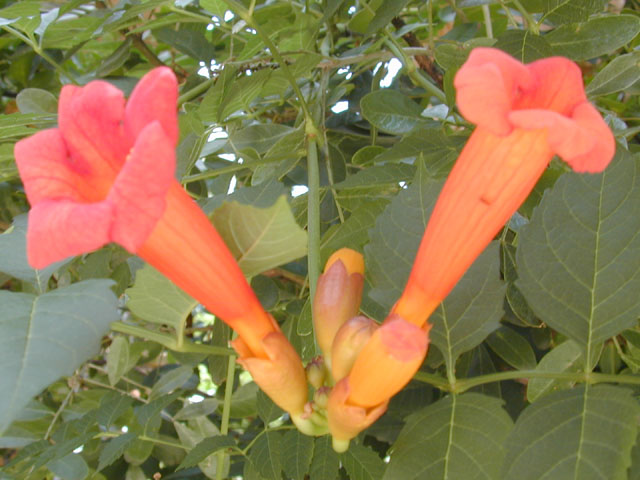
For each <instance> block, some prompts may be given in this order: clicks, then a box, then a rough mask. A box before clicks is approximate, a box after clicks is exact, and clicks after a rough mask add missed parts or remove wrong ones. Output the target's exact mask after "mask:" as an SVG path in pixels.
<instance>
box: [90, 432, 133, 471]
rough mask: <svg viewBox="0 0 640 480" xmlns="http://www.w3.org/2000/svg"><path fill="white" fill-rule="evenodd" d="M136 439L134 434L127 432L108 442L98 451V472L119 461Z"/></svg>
mask: <svg viewBox="0 0 640 480" xmlns="http://www.w3.org/2000/svg"><path fill="white" fill-rule="evenodd" d="M136 438H137V435H136V434H135V433H133V432H127V433H123V434H122V435H120V436H119V437H116V438H113V439H111V440H109V442H108V443H107V444H106V445H105V446H104V448H103V449H102V450H101V451H100V457H99V460H98V470H102V469H103V468H105V467H108V466H109V465H111V464H112V463H113V462H115V461H116V460H117V459H119V458H120V457H121V456H122V455H123V454H124V452H125V450H126V449H127V448H129V446H130V445H131V444H132V443H133V441H134V440H135V439H136Z"/></svg>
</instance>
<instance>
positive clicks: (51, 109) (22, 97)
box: [16, 88, 58, 113]
mask: <svg viewBox="0 0 640 480" xmlns="http://www.w3.org/2000/svg"><path fill="white" fill-rule="evenodd" d="M16 103H17V104H18V109H19V110H20V112H21V113H56V112H57V111H58V100H57V99H56V97H55V96H54V95H53V94H52V93H51V92H49V91H47V90H42V89H40V88H25V89H24V90H21V91H20V93H18V96H17V97H16Z"/></svg>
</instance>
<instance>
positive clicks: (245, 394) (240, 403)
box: [231, 382, 258, 418]
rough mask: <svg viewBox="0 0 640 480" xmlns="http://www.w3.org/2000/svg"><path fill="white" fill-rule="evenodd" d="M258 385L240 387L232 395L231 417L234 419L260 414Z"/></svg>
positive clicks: (250, 384)
mask: <svg viewBox="0 0 640 480" xmlns="http://www.w3.org/2000/svg"><path fill="white" fill-rule="evenodd" d="M257 394H258V385H257V384H256V383H254V382H251V383H247V384H245V385H242V386H241V387H239V388H238V389H237V390H236V391H235V392H233V395H231V416H232V417H233V418H245V417H250V416H252V415H255V414H256V413H258V406H257V399H256V395H257Z"/></svg>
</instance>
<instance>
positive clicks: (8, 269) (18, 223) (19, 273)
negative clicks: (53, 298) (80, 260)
mask: <svg viewBox="0 0 640 480" xmlns="http://www.w3.org/2000/svg"><path fill="white" fill-rule="evenodd" d="M69 260H70V259H67V260H62V261H60V262H56V263H53V264H51V265H49V266H48V267H46V268H44V269H43V270H34V269H33V268H31V266H30V265H29V262H28V261H27V215H19V216H17V217H15V218H14V219H13V225H12V227H10V228H9V229H8V230H7V231H5V232H4V233H3V234H1V235H0V271H2V272H4V273H6V274H8V275H11V276H12V277H15V278H18V279H20V280H24V281H26V282H29V283H31V284H32V285H34V286H35V287H36V289H37V290H38V291H39V292H44V291H45V290H46V289H47V282H48V281H49V278H50V277H51V275H53V273H54V272H55V271H56V270H57V269H58V268H60V267H61V266H62V265H64V264H66V263H68V262H69Z"/></svg>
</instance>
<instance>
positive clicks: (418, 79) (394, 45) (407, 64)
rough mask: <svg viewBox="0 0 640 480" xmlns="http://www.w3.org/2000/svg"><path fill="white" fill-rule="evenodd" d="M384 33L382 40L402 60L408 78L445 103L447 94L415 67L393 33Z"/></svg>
mask: <svg viewBox="0 0 640 480" xmlns="http://www.w3.org/2000/svg"><path fill="white" fill-rule="evenodd" d="M385 33H386V38H385V40H384V44H385V45H386V46H387V47H388V48H389V50H391V52H392V53H393V54H394V55H395V56H396V57H397V58H398V60H400V61H401V62H402V65H403V66H404V68H405V71H406V72H407V75H408V76H409V78H410V79H411V80H412V81H413V82H414V83H415V84H416V85H418V86H419V87H422V88H424V89H425V90H426V91H427V92H428V93H429V94H431V95H433V96H434V97H436V98H437V99H438V100H440V101H441V102H443V103H446V101H447V96H446V95H445V94H444V92H443V91H442V90H440V89H439V88H438V87H436V86H435V85H434V84H433V83H431V82H430V81H429V80H427V79H426V78H425V77H424V76H423V75H422V74H421V73H420V71H419V70H418V69H417V68H416V65H415V63H413V60H412V59H411V58H409V56H408V55H407V54H406V53H405V52H404V49H403V48H402V46H401V45H399V44H398V41H397V40H396V39H395V37H394V36H393V34H391V33H389V32H385Z"/></svg>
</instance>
